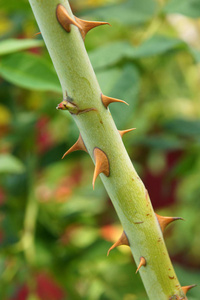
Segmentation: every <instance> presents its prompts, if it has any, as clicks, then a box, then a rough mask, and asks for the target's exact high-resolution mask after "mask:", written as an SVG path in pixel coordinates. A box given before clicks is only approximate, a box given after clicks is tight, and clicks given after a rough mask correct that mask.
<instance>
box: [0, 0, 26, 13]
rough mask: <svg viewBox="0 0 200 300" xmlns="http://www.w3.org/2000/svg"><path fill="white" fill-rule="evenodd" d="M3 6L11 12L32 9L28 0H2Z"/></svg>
mask: <svg viewBox="0 0 200 300" xmlns="http://www.w3.org/2000/svg"><path fill="white" fill-rule="evenodd" d="M1 7H2V8H4V10H6V11H9V12H11V11H12V12H13V11H14V12H16V10H18V11H21V10H22V11H27V10H29V11H30V5H29V3H28V2H27V1H26V0H20V1H16V0H9V1H7V0H1Z"/></svg>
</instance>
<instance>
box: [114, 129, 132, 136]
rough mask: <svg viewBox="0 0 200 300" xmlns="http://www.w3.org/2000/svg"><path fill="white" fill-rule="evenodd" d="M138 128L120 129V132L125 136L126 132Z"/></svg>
mask: <svg viewBox="0 0 200 300" xmlns="http://www.w3.org/2000/svg"><path fill="white" fill-rule="evenodd" d="M135 129H136V128H130V129H126V130H118V132H119V134H120V135H121V137H123V135H124V134H126V133H128V132H130V131H133V130H135Z"/></svg>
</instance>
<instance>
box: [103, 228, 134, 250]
mask: <svg viewBox="0 0 200 300" xmlns="http://www.w3.org/2000/svg"><path fill="white" fill-rule="evenodd" d="M121 245H124V246H129V241H128V238H127V235H126V233H125V232H124V231H123V232H122V235H121V237H120V238H119V240H118V241H117V242H116V243H114V244H113V245H112V246H111V247H110V249H109V250H108V252H107V256H108V255H109V253H110V251H111V250H113V249H114V248H116V247H118V246H121Z"/></svg>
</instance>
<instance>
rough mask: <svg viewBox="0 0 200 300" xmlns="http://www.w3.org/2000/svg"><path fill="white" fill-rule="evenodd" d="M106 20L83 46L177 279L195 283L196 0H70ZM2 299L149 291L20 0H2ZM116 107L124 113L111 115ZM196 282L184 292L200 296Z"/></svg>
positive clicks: (136, 295) (124, 295)
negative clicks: (158, 220)
mask: <svg viewBox="0 0 200 300" xmlns="http://www.w3.org/2000/svg"><path fill="white" fill-rule="evenodd" d="M70 2H71V6H72V9H73V12H74V14H75V15H76V16H78V17H81V18H83V19H84V18H85V19H88V20H101V21H108V22H110V23H111V25H112V27H109V26H101V27H99V28H96V29H94V30H92V31H91V32H89V34H88V35H87V37H86V48H87V50H88V53H89V56H90V59H91V62H92V64H93V67H94V69H95V72H96V75H97V77H98V80H99V83H100V86H101V88H102V92H103V93H104V94H106V95H108V96H111V97H116V98H119V99H123V100H125V101H127V102H128V103H129V107H126V106H124V105H123V104H122V105H121V104H118V105H111V107H110V110H111V112H112V115H113V118H114V120H115V121H116V125H117V127H118V128H119V129H121V130H123V129H127V128H132V127H136V128H137V130H135V131H134V132H132V133H129V134H127V135H126V136H125V137H124V143H125V146H126V148H127V151H128V153H129V155H130V157H131V159H132V161H133V163H134V166H135V167H136V170H137V171H138V174H139V175H140V177H141V178H142V180H143V181H144V183H145V185H146V187H147V189H148V191H149V195H150V198H151V200H152V203H153V206H154V209H155V211H156V212H157V213H159V214H162V215H165V216H179V217H182V218H184V219H185V221H178V222H176V223H175V224H173V225H171V226H169V228H168V229H167V231H166V232H165V240H166V244H167V247H168V250H169V253H170V257H171V258H172V261H173V264H174V266H175V269H176V272H177V275H178V278H179V280H180V282H181V284H182V285H183V286H185V285H190V284H199V283H200V222H199V220H200V19H199V17H200V2H199V0H190V1H188V0H182V1H179V0H169V1H166V0H157V1H156V0H140V1H136V0H127V1H125V0H73V1H70ZM0 5H1V11H0V138H1V140H0V299H2V300H64V299H71V300H79V299H85V300H109V299H110V300H122V299H123V300H147V299H148V298H147V296H146V293H145V291H144V287H143V284H142V282H141V279H140V276H139V274H137V275H135V270H136V266H135V263H134V261H133V259H132V256H131V253H130V250H129V248H128V247H125V246H121V247H119V248H118V249H114V250H113V251H111V253H110V255H109V257H107V256H106V254H107V250H108V249H109V247H110V246H111V245H112V244H113V243H114V242H115V241H116V240H117V239H118V238H119V236H120V235H121V232H122V228H121V225H120V223H119V221H118V218H117V215H116V213H115V211H114V209H113V206H112V204H111V202H110V200H109V198H108V196H107V194H106V191H105V189H104V187H103V185H102V183H101V181H100V179H98V180H97V181H96V185H95V191H93V189H92V184H91V182H92V176H93V170H94V166H93V163H92V161H91V159H90V157H89V156H88V155H87V154H86V153H85V152H75V153H73V154H70V156H68V157H66V158H65V159H64V160H61V157H62V155H63V154H64V152H65V151H66V150H67V149H68V148H69V147H71V146H72V145H73V143H74V142H75V141H76V140H77V138H78V135H79V132H78V129H77V128H76V125H75V123H74V122H73V120H72V118H71V116H70V114H68V113H66V112H62V111H57V110H56V106H57V104H58V103H60V102H61V100H62V93H61V88H60V84H59V81H58V79H57V76H56V73H55V70H54V68H53V65H52V63H51V60H50V58H49V55H48V53H47V50H46V48H45V46H44V43H43V41H42V37H41V36H40V35H35V34H36V33H37V32H38V31H39V29H38V27H37V24H36V22H35V19H34V16H33V14H32V11H31V9H30V6H29V3H28V1H26V0H20V1H16V0H10V1H7V0H0ZM119 116H120V117H119ZM199 295H200V287H196V288H194V289H193V290H191V291H190V292H189V293H188V297H189V299H193V300H194V299H196V300H197V299H199Z"/></svg>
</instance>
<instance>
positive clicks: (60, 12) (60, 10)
mask: <svg viewBox="0 0 200 300" xmlns="http://www.w3.org/2000/svg"><path fill="white" fill-rule="evenodd" d="M56 17H57V20H58V22H59V23H60V25H61V26H62V27H63V28H64V29H65V30H66V31H67V32H70V31H71V25H75V26H77V27H78V28H79V29H80V30H81V29H82V28H81V26H80V25H79V24H78V23H77V22H76V21H75V20H74V19H73V18H72V17H70V15H69V14H68V11H67V10H66V8H65V7H64V6H63V5H61V4H58V5H57V8H56Z"/></svg>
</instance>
